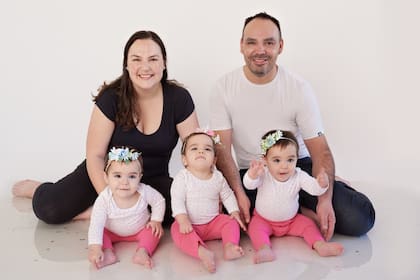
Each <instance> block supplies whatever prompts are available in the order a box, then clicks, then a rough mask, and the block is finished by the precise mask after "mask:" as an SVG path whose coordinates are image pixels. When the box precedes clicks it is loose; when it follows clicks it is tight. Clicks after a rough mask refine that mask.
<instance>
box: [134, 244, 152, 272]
mask: <svg viewBox="0 0 420 280" xmlns="http://www.w3.org/2000/svg"><path fill="white" fill-rule="evenodd" d="M133 263H136V264H140V265H144V266H145V267H147V268H149V269H150V268H152V267H153V261H152V259H151V258H150V256H149V254H148V253H147V251H146V249H145V248H139V249H137V251H136V253H135V254H134V256H133Z"/></svg>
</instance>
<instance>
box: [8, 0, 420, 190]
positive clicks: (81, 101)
mask: <svg viewBox="0 0 420 280" xmlns="http://www.w3.org/2000/svg"><path fill="white" fill-rule="evenodd" d="M158 2H159V4H157V3H158ZM160 2H163V1H139V0H137V1H133V0H127V1H108V0H107V1H104V0H101V1H99V0H91V1H81V0H72V1H53V0H38V1H29V0H14V1H2V3H1V4H0V31H1V49H0V50H1V51H0V61H1V66H0V73H1V75H0V77H1V78H0V79H1V82H0V93H1V102H0V114H1V115H0V133H1V137H0V139H1V140H0V141H1V142H0V143H1V145H0V149H1V150H2V151H1V152H0V155H1V156H0V157H1V159H0V183H1V187H2V190H7V192H9V189H10V186H11V185H12V183H13V182H15V181H16V180H18V179H22V178H34V179H38V180H41V181H44V180H56V179H58V178H60V177H61V176H62V175H65V174H66V173H68V172H70V171H71V170H72V169H73V168H75V166H76V165H77V164H78V163H79V162H80V161H81V160H82V159H83V158H84V153H85V138H86V131H87V126H88V120H89V117H90V112H91V108H92V105H93V104H92V102H91V94H93V93H96V89H97V88H98V86H99V85H100V84H101V83H103V82H104V81H105V80H107V81H109V80H112V79H114V78H116V77H117V76H118V75H119V74H120V73H121V65H122V52H123V47H124V44H125V42H126V40H127V39H128V37H129V36H130V35H131V34H132V33H134V32H135V31H137V30H153V31H155V32H157V33H158V34H159V35H160V36H161V37H162V39H163V41H164V42H165V44H166V47H167V52H168V59H169V60H168V70H169V76H170V78H175V79H177V80H178V81H180V82H182V83H183V84H184V85H185V86H186V87H187V88H188V89H189V90H190V92H191V94H192V95H193V98H194V100H195V103H196V107H197V112H198V114H199V119H200V122H201V124H202V125H206V124H208V112H209V108H208V98H209V93H210V90H209V89H210V87H211V85H212V84H213V82H214V81H215V80H216V79H217V78H218V77H220V76H221V75H222V74H223V73H225V72H228V71H230V70H232V69H233V68H235V67H238V66H240V65H242V64H243V60H242V57H241V54H240V52H239V39H240V35H241V30H242V25H243V21H244V19H245V18H246V17H248V16H250V15H253V14H255V13H257V12H260V11H266V12H268V13H270V14H272V15H273V16H275V17H277V18H278V19H279V20H280V23H281V26H282V31H283V35H284V40H285V47H284V51H283V54H282V55H281V56H280V57H279V63H281V64H283V65H284V66H286V67H288V68H289V69H290V70H292V71H294V72H296V73H298V74H300V75H301V76H303V77H304V78H306V79H307V80H308V81H309V82H310V83H311V84H312V86H313V87H314V89H315V91H316V94H317V97H318V101H319V104H320V107H321V111H322V115H323V119H324V125H325V128H326V134H327V137H328V139H329V143H330V146H331V148H332V150H333V152H334V155H335V160H336V165H337V172H338V173H339V174H340V175H342V176H344V177H346V178H348V179H350V180H355V181H366V182H374V183H375V184H378V185H381V184H384V185H386V186H392V187H398V188H399V187H404V188H412V189H417V188H416V185H417V182H416V181H415V179H416V178H415V175H416V174H418V173H419V171H420V162H419V160H418V158H419V157H420V148H419V144H418V143H419V141H418V139H419V138H420V132H419V129H418V127H419V125H418V121H419V120H420V113H419V109H418V106H419V105H418V104H419V89H418V86H417V84H418V80H419V70H418V66H419V65H420V55H419V49H420V39H419V35H418V34H419V31H418V27H419V26H420V19H419V17H418V15H417V12H418V11H419V4H417V1H415V0H412V1H410V0H401V1H397V0H395V1H392V0H389V1H386V0H383V1H380V0H371V1H364V0H354V1H334V0H319V1H293V0H270V1H249V0H242V1H239V2H237V1H221V0H213V1H206V2H204V1H194V0H178V1H168V3H165V4H163V3H160ZM174 153H175V155H176V156H175V157H174V158H173V161H172V164H171V170H172V172H176V171H177V170H178V169H179V167H180V164H179V156H178V150H177V151H175V152H174ZM400 176H412V178H413V180H412V182H413V183H412V184H410V185H404V186H400V185H399V184H398V180H399V177H400ZM406 181H407V180H406Z"/></svg>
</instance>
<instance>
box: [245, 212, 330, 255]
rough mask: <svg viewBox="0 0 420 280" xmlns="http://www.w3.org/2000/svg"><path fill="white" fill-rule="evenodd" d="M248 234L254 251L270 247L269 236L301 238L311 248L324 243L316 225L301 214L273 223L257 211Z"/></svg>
mask: <svg viewBox="0 0 420 280" xmlns="http://www.w3.org/2000/svg"><path fill="white" fill-rule="evenodd" d="M248 234H249V238H250V239H251V242H252V246H253V247H254V249H255V250H259V249H260V248H261V247H262V246H263V245H268V246H270V247H271V242H270V236H271V235H274V236H284V235H291V236H299V237H303V239H304V240H305V241H306V243H308V245H309V246H311V248H312V247H313V244H314V243H315V242H316V241H324V238H323V237H322V235H321V233H320V231H319V229H318V227H317V226H316V224H315V223H314V222H313V221H312V220H311V219H309V218H308V217H306V216H304V215H301V214H296V216H295V217H293V218H292V219H290V220H287V221H283V222H273V221H270V220H267V219H264V218H263V217H261V216H260V215H259V214H258V213H257V211H254V215H253V217H252V219H251V222H250V223H249V226H248Z"/></svg>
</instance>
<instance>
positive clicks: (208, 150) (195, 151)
mask: <svg viewBox="0 0 420 280" xmlns="http://www.w3.org/2000/svg"><path fill="white" fill-rule="evenodd" d="M182 161H183V163H184V166H186V167H187V168H188V169H194V170H211V168H212V167H213V164H214V161H215V153H214V144H213V140H212V139H211V138H210V136H208V135H204V134H198V135H194V136H192V137H190V138H189V139H188V142H187V145H186V147H185V152H184V155H183V157H182Z"/></svg>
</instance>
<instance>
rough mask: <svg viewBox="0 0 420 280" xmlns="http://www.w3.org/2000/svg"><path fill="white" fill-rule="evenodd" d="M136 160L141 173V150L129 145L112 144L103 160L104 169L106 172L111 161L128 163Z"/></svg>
mask: <svg viewBox="0 0 420 280" xmlns="http://www.w3.org/2000/svg"><path fill="white" fill-rule="evenodd" d="M136 160H138V161H139V163H140V168H141V173H143V158H142V156H141V152H139V151H138V150H137V149H136V148H133V147H129V146H114V147H112V148H111V149H109V152H108V154H107V156H106V160H105V169H104V171H105V172H106V173H108V169H109V167H110V166H111V163H112V162H113V161H117V162H123V163H129V162H132V161H136Z"/></svg>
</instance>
